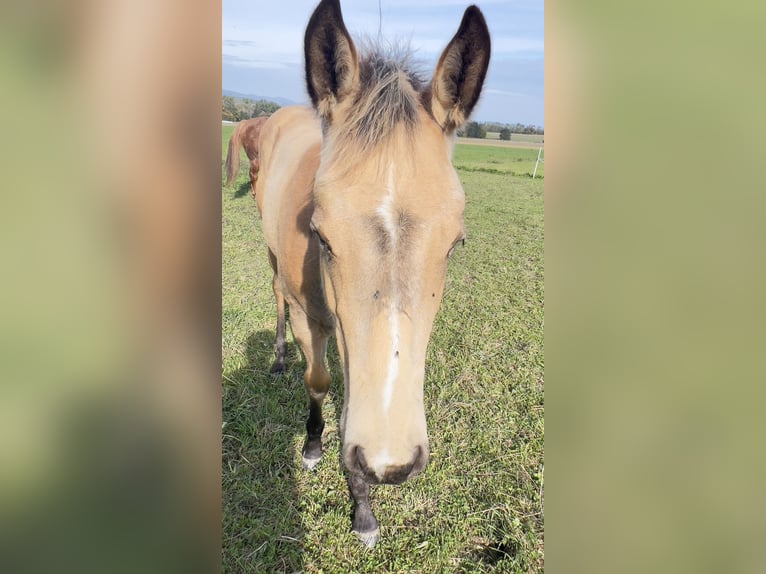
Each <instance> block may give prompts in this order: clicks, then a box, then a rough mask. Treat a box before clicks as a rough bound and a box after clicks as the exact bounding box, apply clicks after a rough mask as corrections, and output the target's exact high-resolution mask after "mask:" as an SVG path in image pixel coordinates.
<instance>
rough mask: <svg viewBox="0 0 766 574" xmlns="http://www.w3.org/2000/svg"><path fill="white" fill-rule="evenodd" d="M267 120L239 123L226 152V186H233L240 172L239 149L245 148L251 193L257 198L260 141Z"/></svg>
mask: <svg viewBox="0 0 766 574" xmlns="http://www.w3.org/2000/svg"><path fill="white" fill-rule="evenodd" d="M267 119H268V117H266V116H263V117H259V118H253V119H251V120H242V121H241V122H239V123H238V124H237V127H235V128H234V131H233V132H231V137H230V138H229V147H228V149H227V150H226V185H227V186H228V185H231V182H232V181H233V180H234V178H235V177H236V175H237V172H238V171H239V149H240V147H244V148H245V154H247V159H249V160H250V193H252V194H253V196H255V182H256V180H257V179H258V171H259V169H260V157H259V153H258V147H259V146H258V140H259V139H260V135H261V130H262V129H263V125H264V124H265V123H266V120H267Z"/></svg>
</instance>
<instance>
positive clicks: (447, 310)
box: [221, 126, 544, 573]
mask: <svg viewBox="0 0 766 574" xmlns="http://www.w3.org/2000/svg"><path fill="white" fill-rule="evenodd" d="M232 129H233V127H232V126H222V142H221V143H222V158H223V157H225V153H226V145H227V142H228V139H229V135H230V134H231V131H232ZM536 156H537V151H536V150H525V149H518V148H510V147H490V146H469V145H462V144H458V145H457V147H456V149H455V154H454V164H455V165H456V167H457V168H458V175H459V177H460V179H461V181H462V183H463V186H464V188H465V192H466V213H465V225H466V231H467V240H466V243H465V246H464V247H458V248H457V249H456V250H455V252H454V254H453V256H452V258H451V260H450V263H449V269H448V277H447V283H446V289H445V294H444V299H443V301H442V305H441V308H440V311H439V314H438V315H437V317H436V321H435V323H434V328H433V334H432V336H431V342H430V344H429V349H428V357H427V364H426V377H425V407H426V418H427V421H428V430H429V438H430V445H431V462H430V464H429V465H428V467H427V468H426V469H425V471H424V472H423V473H422V474H421V475H419V476H417V477H415V478H413V479H412V480H409V481H407V482H405V483H404V484H402V485H400V486H374V487H373V488H372V494H371V501H372V508H373V511H374V512H375V514H376V516H377V517H378V520H379V521H380V525H381V534H382V538H381V540H380V542H378V544H377V546H376V547H375V548H374V549H372V550H367V549H365V548H364V547H363V546H362V545H361V544H360V543H359V542H358V541H357V539H356V538H355V537H354V535H353V534H352V533H351V532H350V529H349V527H350V522H349V515H350V513H351V501H350V500H349V496H348V490H347V487H346V481H345V476H344V473H343V471H342V465H341V460H340V448H339V447H340V444H339V439H338V422H339V421H338V417H339V415H340V408H341V405H342V393H343V378H342V374H341V372H340V369H339V366H338V359H337V352H336V349H335V345H334V342H331V345H330V351H329V353H328V357H329V364H330V371H331V373H332V376H333V382H332V386H331V390H330V393H329V394H328V396H327V399H326V400H325V403H324V415H325V420H326V427H325V431H324V446H325V449H326V450H325V454H324V457H323V459H322V461H321V462H320V463H319V465H318V466H317V468H316V469H315V470H314V471H313V472H307V471H303V470H301V446H302V444H303V440H304V437H305V427H304V425H305V421H306V417H307V414H308V413H307V396H306V392H305V390H304V387H303V380H302V374H303V361H302V358H301V357H300V353H299V351H298V350H297V347H296V345H295V344H294V342H293V341H292V338H291V335H290V330H289V328H288V357H287V371H286V373H285V374H284V375H281V376H278V377H272V376H270V375H269V367H270V365H271V361H272V358H273V352H272V345H273V342H274V341H273V339H274V328H275V324H276V312H275V303H274V300H273V295H272V290H271V276H272V272H271V268H270V267H269V264H268V261H267V257H266V250H265V246H264V242H263V236H262V234H261V231H260V221H259V217H258V213H257V209H256V207H255V202H254V201H253V199H252V197H251V195H250V183H249V180H248V176H247V169H246V159H245V156H244V154H241V158H242V160H241V161H242V167H241V169H240V173H239V176H238V177H237V179H236V180H235V182H234V184H233V185H232V186H231V187H223V188H222V203H223V207H222V209H223V221H222V232H223V253H222V259H223V272H222V275H223V279H222V289H221V291H222V295H221V296H222V320H223V325H222V343H221V344H222V371H223V373H222V377H223V399H222V401H223V405H222V409H223V429H222V435H223V443H222V457H223V459H222V498H223V501H222V505H223V525H222V526H223V535H222V536H223V539H222V545H223V550H222V561H223V563H222V571H223V572H232V573H234V572H243V573H244V572H248V573H249V572H300V571H305V572H326V573H334V572H339V573H340V572H343V573H345V572H375V573H378V572H422V573H432V572H434V573H435V572H439V573H441V572H489V571H492V572H538V571H542V569H543V498H544V496H543V436H544V422H543V421H544V419H543V397H544V385H543V324H544V320H543V181H542V180H541V179H535V180H532V179H531V178H530V177H529V176H528V175H525V174H526V173H527V172H528V173H529V174H531V172H532V169H533V168H534V160H535V158H536ZM530 157H531V167H530V166H529V162H530V159H529V158H530ZM538 173H539V171H538Z"/></svg>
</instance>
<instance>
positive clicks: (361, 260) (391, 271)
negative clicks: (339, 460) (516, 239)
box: [305, 0, 490, 483]
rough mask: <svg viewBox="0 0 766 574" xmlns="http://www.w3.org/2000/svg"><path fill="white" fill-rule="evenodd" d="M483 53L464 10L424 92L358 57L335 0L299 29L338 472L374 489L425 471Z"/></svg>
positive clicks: (476, 26)
mask: <svg viewBox="0 0 766 574" xmlns="http://www.w3.org/2000/svg"><path fill="white" fill-rule="evenodd" d="M489 52H490V46H489V33H488V30H487V26H486V23H485V21H484V18H483V16H482V15H481V12H480V11H479V10H478V8H476V7H475V6H472V7H469V8H468V9H467V10H466V12H465V14H464V16H463V20H462V22H461V24H460V27H459V29H458V31H457V33H456V34H455V36H454V37H453V38H452V40H451V41H450V43H449V44H448V45H447V47H446V48H445V50H444V52H443V53H442V55H441V57H440V59H439V62H438V64H437V66H436V70H435V71H434V75H433V79H432V80H431V82H430V84H429V85H428V86H425V87H424V86H421V85H420V82H419V80H418V78H417V75H416V74H412V73H410V72H409V71H408V69H407V66H406V65H405V64H401V63H397V62H396V61H390V60H387V59H386V58H385V57H382V56H381V55H380V54H377V53H376V54H373V55H372V56H362V57H360V56H358V54H357V50H356V48H355V46H354V44H353V42H352V40H351V37H350V35H349V34H348V32H347V30H346V28H345V25H344V24H343V19H342V15H341V12H340V4H339V2H338V0H323V1H322V3H320V5H319V6H318V7H317V9H316V11H315V12H314V14H313V15H312V17H311V19H310V21H309V24H308V27H307V29H306V37H305V55H306V83H307V88H308V92H309V95H310V97H311V100H312V103H313V104H314V108H315V110H316V112H317V114H318V115H319V117H320V118H321V120H322V132H323V143H322V151H321V160H320V165H319V169H318V171H317V174H316V178H315V183H314V196H313V197H314V212H313V217H312V220H311V231H312V241H313V242H314V245H315V247H316V249H317V252H318V257H320V268H321V275H322V283H323V289H324V294H325V299H326V302H327V305H328V307H329V308H330V310H331V311H332V312H333V313H334V315H335V318H336V322H335V324H336V335H337V340H338V350H339V352H340V356H341V361H342V363H343V368H344V378H345V403H344V408H343V416H342V421H341V432H342V435H343V443H344V446H343V456H344V461H345V463H346V465H347V467H348V469H349V470H350V471H351V472H352V473H356V474H357V475H362V476H364V477H365V479H366V480H367V481H368V482H371V483H376V482H385V483H398V482H402V481H403V480H405V479H406V478H408V477H409V476H412V475H413V474H415V473H417V472H419V471H420V470H422V469H423V468H424V467H425V465H426V463H427V462H428V456H429V451H428V435H427V432H426V420H425V413H424V407H423V379H424V372H425V357H426V348H427V345H428V339H429V337H430V334H431V328H432V325H433V321H434V317H435V315H436V311H437V309H438V307H439V303H440V301H441V297H442V293H443V290H444V278H445V269H446V263H447V257H448V255H449V253H450V252H451V250H452V248H453V247H454V246H455V245H456V244H457V243H459V242H462V241H463V239H464V231H463V208H464V203H465V200H464V195H463V190H462V188H461V186H460V182H459V181H458V178H457V175H456V174H455V171H454V170H453V168H452V165H451V160H450V156H451V147H452V135H453V133H454V131H455V129H456V127H457V126H459V125H460V124H462V123H463V122H464V121H465V120H466V119H467V117H468V115H469V114H470V112H471V109H472V108H473V106H474V104H475V103H476V101H477V100H478V97H479V94H480V92H481V88H482V85H483V82H484V77H485V74H486V71H487V66H488V63H489Z"/></svg>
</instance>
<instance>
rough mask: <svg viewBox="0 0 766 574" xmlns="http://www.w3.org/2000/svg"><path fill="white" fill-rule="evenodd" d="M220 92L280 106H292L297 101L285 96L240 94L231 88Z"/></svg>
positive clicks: (233, 96)
mask: <svg viewBox="0 0 766 574" xmlns="http://www.w3.org/2000/svg"><path fill="white" fill-rule="evenodd" d="M222 92H223V95H224V96H231V97H232V98H243V99H248V100H253V101H258V100H266V101H268V102H274V103H277V104H279V105H280V106H294V105H296V104H298V103H299V102H295V101H293V100H289V99H287V98H279V97H274V96H256V95H253V94H242V93H240V92H235V91H233V90H222Z"/></svg>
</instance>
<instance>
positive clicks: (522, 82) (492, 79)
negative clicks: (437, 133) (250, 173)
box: [221, 0, 545, 129]
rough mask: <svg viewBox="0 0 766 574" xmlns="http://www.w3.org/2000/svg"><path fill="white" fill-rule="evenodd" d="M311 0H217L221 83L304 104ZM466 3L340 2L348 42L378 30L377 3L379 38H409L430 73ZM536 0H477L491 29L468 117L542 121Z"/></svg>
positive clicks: (430, 0) (418, 62)
mask: <svg viewBox="0 0 766 574" xmlns="http://www.w3.org/2000/svg"><path fill="white" fill-rule="evenodd" d="M317 3H318V2H316V1H315V0H283V1H282V2H280V4H279V5H278V6H277V5H267V6H263V7H261V8H260V9H258V10H257V11H256V10H255V9H254V8H253V5H252V3H251V2H245V0H223V4H222V50H221V52H222V53H221V56H222V66H221V87H222V91H223V90H226V91H231V92H237V93H240V94H243V96H244V97H248V96H251V95H252V96H255V95H257V96H259V97H261V98H264V99H272V98H280V99H286V100H291V101H293V102H295V103H297V104H308V103H309V99H308V95H307V93H306V88H305V86H304V74H303V33H304V30H305V25H306V22H307V21H308V19H309V17H310V16H311V13H312V12H313V10H314V8H315V7H316V5H317ZM469 4H470V0H468V1H464V0H416V1H415V2H408V0H380V4H379V3H378V0H356V1H355V2H354V3H351V2H348V1H347V2H345V3H343V4H342V9H343V18H344V21H345V23H346V26H347V28H348V30H349V32H350V33H351V36H352V38H353V39H354V41H355V42H358V41H359V38H360V37H365V36H366V37H371V38H375V37H378V26H379V9H380V10H381V12H382V38H383V39H384V41H389V42H391V41H405V42H406V43H408V44H409V45H410V46H411V47H412V50H413V53H414V56H415V58H414V59H415V63H416V65H417V68H418V69H423V70H426V71H428V74H426V76H427V77H430V71H431V70H433V68H434V67H435V65H436V60H437V59H438V57H439V55H440V54H441V51H442V50H443V49H444V47H446V45H447V43H448V42H449V40H450V38H451V37H452V36H453V35H454V33H455V32H456V31H457V28H458V25H459V24H460V20H461V18H462V15H463V11H464V10H465V8H467V7H468V5H469ZM543 6H544V4H543V1H542V0H484V1H482V2H479V7H480V8H481V10H482V12H483V13H484V16H485V18H486V20H487V25H488V27H489V29H490V34H491V38H492V57H491V60H490V66H489V70H488V72H487V77H486V79H485V82H484V89H483V90H482V96H481V98H480V100H479V103H478V104H477V106H476V108H475V110H474V112H473V113H472V114H471V118H470V119H471V120H472V121H477V122H481V123H484V122H494V123H503V124H517V123H520V124H524V125H535V126H539V127H541V128H543V129H544V126H545V124H544V110H543V103H544V99H543V94H544V79H543V63H544V39H543ZM415 26H417V29H416V28H415ZM277 103H279V102H277Z"/></svg>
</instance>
